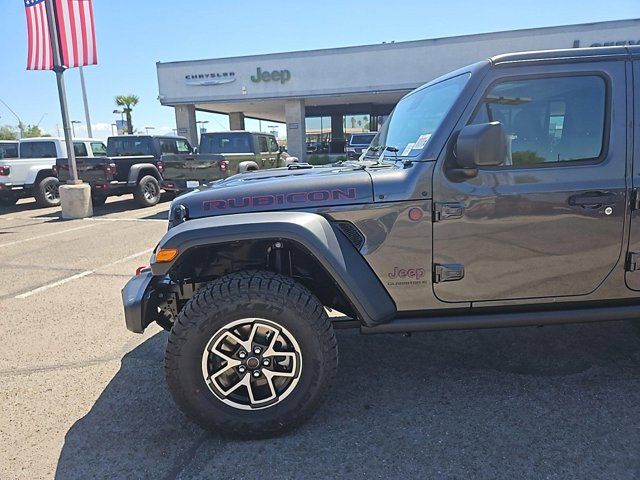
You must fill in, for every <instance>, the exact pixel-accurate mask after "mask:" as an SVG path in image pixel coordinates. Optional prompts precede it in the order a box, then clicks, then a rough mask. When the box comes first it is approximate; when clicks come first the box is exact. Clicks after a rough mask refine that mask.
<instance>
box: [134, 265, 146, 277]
mask: <svg viewBox="0 0 640 480" xmlns="http://www.w3.org/2000/svg"><path fill="white" fill-rule="evenodd" d="M145 268H147V266H146V265H142V266H141V267H138V268H136V275H140V274H141V273H142V271H143V270H144V269H145Z"/></svg>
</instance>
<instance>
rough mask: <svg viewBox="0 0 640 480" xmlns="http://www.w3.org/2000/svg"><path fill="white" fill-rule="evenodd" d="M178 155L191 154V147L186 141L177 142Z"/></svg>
mask: <svg viewBox="0 0 640 480" xmlns="http://www.w3.org/2000/svg"><path fill="white" fill-rule="evenodd" d="M176 148H177V149H178V153H191V151H192V150H191V145H189V143H188V142H187V141H186V140H176Z"/></svg>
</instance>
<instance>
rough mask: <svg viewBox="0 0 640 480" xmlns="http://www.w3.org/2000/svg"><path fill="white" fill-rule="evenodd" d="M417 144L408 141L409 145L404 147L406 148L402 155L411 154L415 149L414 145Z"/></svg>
mask: <svg viewBox="0 0 640 480" xmlns="http://www.w3.org/2000/svg"><path fill="white" fill-rule="evenodd" d="M414 145H415V143H407V146H406V147H404V150H403V151H402V153H401V154H400V156H401V157H406V156H407V155H409V152H410V151H411V150H413V148H414V147H413V146H414Z"/></svg>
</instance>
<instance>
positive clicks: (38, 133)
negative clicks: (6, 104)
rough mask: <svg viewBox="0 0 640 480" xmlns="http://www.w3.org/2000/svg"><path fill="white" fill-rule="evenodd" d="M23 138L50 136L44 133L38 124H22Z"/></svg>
mask: <svg viewBox="0 0 640 480" xmlns="http://www.w3.org/2000/svg"><path fill="white" fill-rule="evenodd" d="M21 127H22V128H21V130H22V138H34V137H49V136H50V135H46V134H44V133H42V130H40V127H39V126H38V125H22V126H21Z"/></svg>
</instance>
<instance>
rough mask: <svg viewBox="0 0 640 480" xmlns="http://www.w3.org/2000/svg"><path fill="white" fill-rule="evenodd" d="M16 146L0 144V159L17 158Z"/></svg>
mask: <svg viewBox="0 0 640 480" xmlns="http://www.w3.org/2000/svg"><path fill="white" fill-rule="evenodd" d="M17 157H18V144H13V143H5V144H0V158H17Z"/></svg>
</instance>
